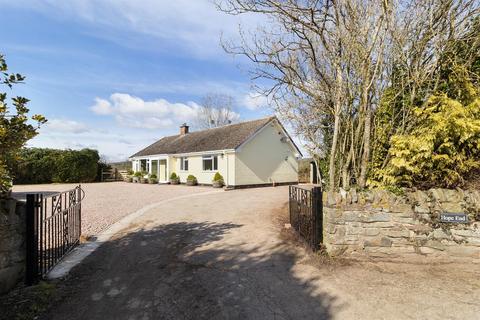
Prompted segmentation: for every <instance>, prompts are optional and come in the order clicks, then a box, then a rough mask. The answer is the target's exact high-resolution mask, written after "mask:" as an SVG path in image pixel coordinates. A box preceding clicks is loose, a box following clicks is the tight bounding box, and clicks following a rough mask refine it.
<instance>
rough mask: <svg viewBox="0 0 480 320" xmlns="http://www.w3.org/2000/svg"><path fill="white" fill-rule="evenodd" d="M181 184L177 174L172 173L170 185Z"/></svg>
mask: <svg viewBox="0 0 480 320" xmlns="http://www.w3.org/2000/svg"><path fill="white" fill-rule="evenodd" d="M179 183H180V177H179V176H177V174H176V173H175V172H172V174H171V175H170V184H179Z"/></svg>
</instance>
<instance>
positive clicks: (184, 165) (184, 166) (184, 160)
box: [180, 157, 188, 171]
mask: <svg viewBox="0 0 480 320" xmlns="http://www.w3.org/2000/svg"><path fill="white" fill-rule="evenodd" d="M180 171H188V157H180Z"/></svg>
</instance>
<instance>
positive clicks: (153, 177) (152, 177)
mask: <svg viewBox="0 0 480 320" xmlns="http://www.w3.org/2000/svg"><path fill="white" fill-rule="evenodd" d="M149 178H150V179H157V175H156V174H153V173H152V174H151V175H150V176H149Z"/></svg>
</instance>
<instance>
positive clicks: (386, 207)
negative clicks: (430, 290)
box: [324, 189, 480, 263]
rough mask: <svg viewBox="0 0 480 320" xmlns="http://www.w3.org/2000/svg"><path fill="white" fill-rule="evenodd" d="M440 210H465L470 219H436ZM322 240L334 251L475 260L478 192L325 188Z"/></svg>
mask: <svg viewBox="0 0 480 320" xmlns="http://www.w3.org/2000/svg"><path fill="white" fill-rule="evenodd" d="M441 213H466V214H468V219H469V223H467V224H457V223H444V222H440V220H439V217H440V214H441ZM324 244H325V246H326V249H327V251H328V252H329V253H330V254H333V255H339V254H345V255H350V256H356V257H359V258H360V257H383V258H393V259H395V258H405V257H407V256H410V257H421V256H427V257H438V258H448V259H452V258H453V259H455V258H467V259H469V260H472V261H473V262H477V263H480V192H479V191H478V190H476V191H463V190H447V189H431V190H428V191H409V192H406V193H405V194H404V195H401V196H399V195H394V194H393V193H391V192H388V191H384V190H374V191H366V192H356V191H355V190H351V191H349V192H346V191H342V192H340V193H327V194H325V195H324Z"/></svg>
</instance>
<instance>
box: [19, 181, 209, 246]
mask: <svg viewBox="0 0 480 320" xmlns="http://www.w3.org/2000/svg"><path fill="white" fill-rule="evenodd" d="M77 185H78V184H63V183H62V184H37V185H18V186H14V187H13V192H14V194H13V195H14V197H17V198H22V197H24V194H25V193H28V192H30V193H37V192H45V193H48V192H50V191H58V192H60V191H66V190H70V189H72V188H74V187H75V186H77ZM82 188H83V190H85V199H84V201H83V202H82V234H83V235H84V236H86V237H89V236H92V235H95V234H98V233H99V232H101V231H103V230H105V229H106V228H107V227H109V226H110V225H112V224H114V223H115V222H117V221H119V220H120V219H121V218H123V217H125V216H126V215H128V214H129V213H132V212H134V211H136V210H139V209H141V208H143V207H145V206H147V205H149V204H153V203H156V202H160V201H163V200H166V199H169V198H173V197H176V196H182V195H187V194H194V193H201V192H209V191H212V188H209V187H188V188H187V187H185V186H182V185H176V186H171V185H150V184H140V183H126V182H105V183H84V184H82Z"/></svg>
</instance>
